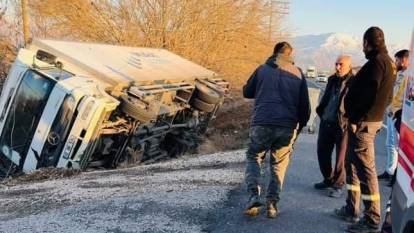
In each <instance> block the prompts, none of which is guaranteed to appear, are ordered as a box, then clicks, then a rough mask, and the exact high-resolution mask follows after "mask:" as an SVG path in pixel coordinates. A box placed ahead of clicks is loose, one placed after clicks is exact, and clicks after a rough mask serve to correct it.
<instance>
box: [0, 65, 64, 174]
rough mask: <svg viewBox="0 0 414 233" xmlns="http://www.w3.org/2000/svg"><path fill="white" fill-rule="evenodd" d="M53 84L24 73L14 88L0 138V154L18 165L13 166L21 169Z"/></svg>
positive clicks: (53, 82) (34, 75) (47, 79)
mask: <svg viewBox="0 0 414 233" xmlns="http://www.w3.org/2000/svg"><path fill="white" fill-rule="evenodd" d="M55 83H56V82H55V81H53V80H52V79H49V78H47V77H45V76H43V75H41V74H40V73H38V72H36V71H34V70H28V71H26V73H25V74H24V76H23V79H22V81H21V83H20V86H19V87H18V88H17V91H16V94H15V97H14V99H13V101H12V104H11V106H10V110H9V113H8V116H7V119H6V122H5V124H4V128H3V133H2V134H1V137H0V152H1V154H3V155H4V156H6V157H8V158H9V159H10V160H12V161H13V162H15V163H16V164H17V163H19V164H17V165H20V166H22V165H23V164H22V163H23V161H24V160H25V157H26V153H27V151H28V149H29V148H28V147H29V146H30V144H31V141H32V139H33V135H34V133H35V130H36V128H37V125H38V123H39V120H40V117H41V115H42V112H43V109H44V108H45V105H46V102H47V100H48V98H49V95H50V93H51V91H52V89H53V87H54V85H55Z"/></svg>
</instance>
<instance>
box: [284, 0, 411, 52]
mask: <svg viewBox="0 0 414 233" xmlns="http://www.w3.org/2000/svg"><path fill="white" fill-rule="evenodd" d="M288 25H289V27H290V29H291V31H292V34H293V35H307V34H322V33H330V32H343V33H347V34H351V35H354V36H358V37H362V35H363V33H364V32H365V30H366V29H367V28H369V27H370V26H378V27H380V28H382V29H383V31H384V33H385V39H386V41H387V42H389V43H393V44H404V45H408V44H409V42H410V41H411V34H412V31H413V29H414V0H339V1H337V0H291V5H290V15H289V17H288Z"/></svg>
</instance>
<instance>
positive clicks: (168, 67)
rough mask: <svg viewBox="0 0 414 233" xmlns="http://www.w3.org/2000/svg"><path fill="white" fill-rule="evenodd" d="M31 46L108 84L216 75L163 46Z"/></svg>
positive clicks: (47, 43) (39, 43) (51, 43)
mask: <svg viewBox="0 0 414 233" xmlns="http://www.w3.org/2000/svg"><path fill="white" fill-rule="evenodd" d="M29 49H30V50H33V51H37V50H38V49H41V50H44V51H46V52H49V53H51V54H54V55H55V56H57V57H58V60H62V59H63V60H64V61H66V62H65V64H67V63H70V64H72V65H73V66H70V67H69V68H68V67H64V69H67V70H68V71H69V72H72V73H74V74H75V75H77V76H82V75H85V76H89V75H93V76H94V77H95V78H97V79H100V80H101V81H104V82H106V83H109V84H111V85H117V84H119V83H122V82H127V83H130V82H135V83H138V84H139V83H145V82H148V81H154V80H175V81H177V80H178V81H180V80H182V81H184V80H194V79H195V78H203V77H204V78H211V77H214V76H215V75H216V73H214V72H213V71H211V70H208V69H206V68H204V67H202V66H200V65H197V64H195V63H193V62H191V61H189V60H186V59H184V58H182V57H180V56H178V55H175V54H173V53H171V52H168V51H167V50H164V49H153V48H136V47H125V46H115V45H105V44H92V43H79V42H66V41H54V40H39V39H35V40H34V41H33V42H32V44H31V46H30V48H29Z"/></svg>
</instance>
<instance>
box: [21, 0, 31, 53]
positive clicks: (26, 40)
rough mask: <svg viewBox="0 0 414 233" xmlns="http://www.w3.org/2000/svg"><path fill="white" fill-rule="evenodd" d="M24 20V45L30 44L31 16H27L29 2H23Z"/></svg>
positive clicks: (23, 0) (24, 0)
mask: <svg viewBox="0 0 414 233" xmlns="http://www.w3.org/2000/svg"><path fill="white" fill-rule="evenodd" d="M21 4H22V20H23V39H24V45H25V46H26V45H27V44H28V43H29V36H30V35H29V16H28V15H27V0H21Z"/></svg>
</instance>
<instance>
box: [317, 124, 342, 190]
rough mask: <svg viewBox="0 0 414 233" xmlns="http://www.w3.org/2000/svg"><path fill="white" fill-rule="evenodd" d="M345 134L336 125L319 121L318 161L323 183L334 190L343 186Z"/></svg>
mask: <svg viewBox="0 0 414 233" xmlns="http://www.w3.org/2000/svg"><path fill="white" fill-rule="evenodd" d="M346 141H347V134H346V133H344V132H343V130H342V128H341V127H340V126H339V124H338V123H330V122H327V121H325V120H321V123H320V126H319V134H318V149H317V153H318V161H319V168H320V170H321V173H322V175H323V178H324V183H325V184H328V185H330V186H332V187H334V188H342V186H343V185H344V184H345V155H346V148H347V142H346ZM334 147H335V151H336V161H335V168H332V152H333V149H334Z"/></svg>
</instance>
